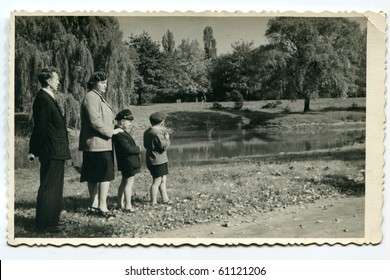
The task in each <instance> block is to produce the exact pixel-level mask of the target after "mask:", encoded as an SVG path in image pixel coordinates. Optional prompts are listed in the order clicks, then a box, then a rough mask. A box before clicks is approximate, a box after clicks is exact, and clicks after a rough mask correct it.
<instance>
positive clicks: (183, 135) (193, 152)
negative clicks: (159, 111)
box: [15, 129, 365, 168]
mask: <svg viewBox="0 0 390 280" xmlns="http://www.w3.org/2000/svg"><path fill="white" fill-rule="evenodd" d="M364 133H365V130H364V129H351V130H341V129H338V130H336V129H335V130H323V131H316V132H307V133H302V132H300V133H297V132H282V133H281V132H278V133H276V132H269V131H265V130H264V129H263V130H261V129H252V130H244V129H235V130H219V129H216V130H214V131H212V133H210V132H206V131H204V132H200V131H175V132H173V133H172V134H171V146H170V148H169V150H168V157H169V160H170V161H171V162H187V161H199V160H208V159H215V158H232V157H236V156H246V155H266V154H279V153H288V152H301V151H312V150H319V149H329V148H337V147H343V146H348V145H352V144H354V143H356V142H358V141H360V140H361V139H364ZM139 144H141V143H139ZM71 152H72V161H73V162H74V164H75V165H81V162H82V153H81V152H79V151H77V147H74V148H73V149H71ZM142 158H143V161H144V159H145V152H143V154H142ZM36 166H38V162H37V161H34V162H33V163H30V162H28V161H26V160H25V157H18V156H17V155H15V168H32V167H36Z"/></svg>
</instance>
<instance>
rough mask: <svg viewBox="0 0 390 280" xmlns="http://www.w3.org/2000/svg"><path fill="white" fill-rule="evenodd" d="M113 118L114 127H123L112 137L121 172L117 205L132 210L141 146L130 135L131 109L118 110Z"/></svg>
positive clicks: (127, 210) (125, 209)
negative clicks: (115, 122) (133, 190)
mask: <svg viewBox="0 0 390 280" xmlns="http://www.w3.org/2000/svg"><path fill="white" fill-rule="evenodd" d="M115 120H116V121H117V125H116V127H115V128H122V129H123V132H121V133H118V134H116V135H114V136H113V137H112V140H113V142H114V146H115V155H116V160H117V164H118V170H119V171H121V172H122V180H121V184H120V185H119V188H118V207H119V208H121V209H123V210H124V211H126V212H133V211H134V209H133V208H132V205H131V193H132V188H133V184H134V176H135V174H137V173H140V168H141V159H140V154H141V148H140V147H138V146H137V145H136V144H135V141H134V139H133V137H132V136H131V135H130V127H131V121H132V120H134V117H133V115H132V113H131V111H130V110H128V109H125V110H122V111H120V112H119V113H118V114H117V115H116V117H115Z"/></svg>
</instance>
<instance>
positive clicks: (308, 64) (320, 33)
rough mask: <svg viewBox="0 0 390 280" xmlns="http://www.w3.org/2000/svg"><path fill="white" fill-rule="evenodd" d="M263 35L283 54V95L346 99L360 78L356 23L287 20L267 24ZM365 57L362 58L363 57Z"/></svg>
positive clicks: (307, 102)
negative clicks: (341, 97) (340, 97)
mask: <svg viewBox="0 0 390 280" xmlns="http://www.w3.org/2000/svg"><path fill="white" fill-rule="evenodd" d="M266 36H267V37H268V39H269V40H270V42H271V44H272V45H273V46H274V47H275V48H277V49H279V50H280V51H281V52H283V53H284V54H285V57H284V59H285V63H286V64H285V66H284V67H283V69H282V70H281V71H280V79H282V81H283V96H284V97H286V98H291V99H296V98H303V99H304V100H305V105H304V112H306V111H308V110H310V100H311V99H312V98H315V97H318V96H321V97H338V96H347V94H348V92H350V91H351V90H352V89H353V88H354V87H355V84H356V82H357V80H358V79H359V73H358V72H359V67H361V65H362V62H361V59H362V58H361V56H362V53H363V51H362V47H361V46H362V43H363V44H364V42H365V39H364V36H363V34H362V32H361V30H360V27H359V25H358V24H357V23H355V22H352V21H349V20H348V19H345V18H288V17H280V18H275V19H271V20H269V22H268V29H267V30H266ZM364 56H365V55H363V57H364Z"/></svg>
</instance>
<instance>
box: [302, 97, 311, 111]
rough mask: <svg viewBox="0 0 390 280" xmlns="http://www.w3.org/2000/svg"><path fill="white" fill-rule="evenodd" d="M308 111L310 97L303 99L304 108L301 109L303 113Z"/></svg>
mask: <svg viewBox="0 0 390 280" xmlns="http://www.w3.org/2000/svg"><path fill="white" fill-rule="evenodd" d="M307 111H310V97H305V107H304V108H303V112H304V113H306V112H307Z"/></svg>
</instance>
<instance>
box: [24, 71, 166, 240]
mask: <svg viewBox="0 0 390 280" xmlns="http://www.w3.org/2000/svg"><path fill="white" fill-rule="evenodd" d="M38 79H39V82H40V84H41V86H42V88H41V90H40V91H39V92H38V94H37V96H36V98H35V100H34V103H33V120H34V128H33V132H32V135H31V139H30V148H29V154H28V158H29V160H34V159H35V158H36V157H38V158H39V162H40V186H39V190H38V196H37V203H36V217H35V224H36V227H37V228H38V229H39V230H43V231H48V232H58V231H61V230H63V228H64V226H65V225H64V224H63V223H61V222H60V212H61V210H62V198H63V188H64V171H65V161H66V160H68V159H70V158H71V156H70V151H69V140H68V135H67V128H66V123H65V118H64V116H63V115H62V113H61V110H60V108H59V106H58V103H57V101H56V95H55V93H56V90H57V87H58V85H59V76H58V73H57V71H56V69H54V68H44V69H42V70H41V72H40V74H39V76H38ZM106 89H107V75H106V74H105V73H104V72H96V73H93V74H92V76H91V77H90V80H89V82H88V92H87V93H86V95H85V97H84V99H83V101H82V104H81V111H80V117H81V129H80V138H79V150H80V151H82V152H83V163H82V167H81V177H80V182H87V185H88V191H89V197H90V206H89V207H88V214H90V215H97V216H100V217H105V218H110V217H113V216H114V214H113V213H112V212H111V211H109V209H108V206H107V196H108V191H109V187H110V182H111V181H112V180H113V179H114V177H115V167H114V150H115V154H116V159H117V165H118V170H119V171H121V174H122V179H121V183H120V185H119V187H118V196H117V207H118V208H120V209H122V210H123V211H124V212H134V208H133V207H132V202H131V195H132V186H133V183H134V177H135V175H136V174H138V173H140V168H141V157H140V154H141V147H140V146H137V145H136V143H135V141H134V139H133V137H132V136H131V135H130V128H131V125H132V121H133V120H134V116H133V115H132V113H131V111H130V110H128V109H124V110H122V111H120V112H119V113H118V114H117V115H116V116H115V120H116V122H117V123H116V125H114V113H113V108H112V107H111V105H110V104H109V103H108V102H107V101H106V100H105V98H104V94H105V92H106ZM165 119H166V115H165V114H164V113H162V112H156V113H154V114H152V115H151V116H150V118H149V120H150V123H151V127H150V128H148V129H147V130H146V131H145V132H144V141H143V142H144V143H143V146H144V148H145V149H146V164H147V167H148V170H149V171H150V173H151V175H152V177H153V182H152V185H151V187H150V198H151V202H150V203H151V205H155V204H157V195H158V192H160V194H161V197H162V203H165V204H171V203H172V202H171V200H170V199H169V197H168V195H167V190H166V181H167V174H168V157H167V153H166V151H167V149H168V147H169V145H170V139H169V133H168V132H167V130H166V129H165V128H164V125H165Z"/></svg>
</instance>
